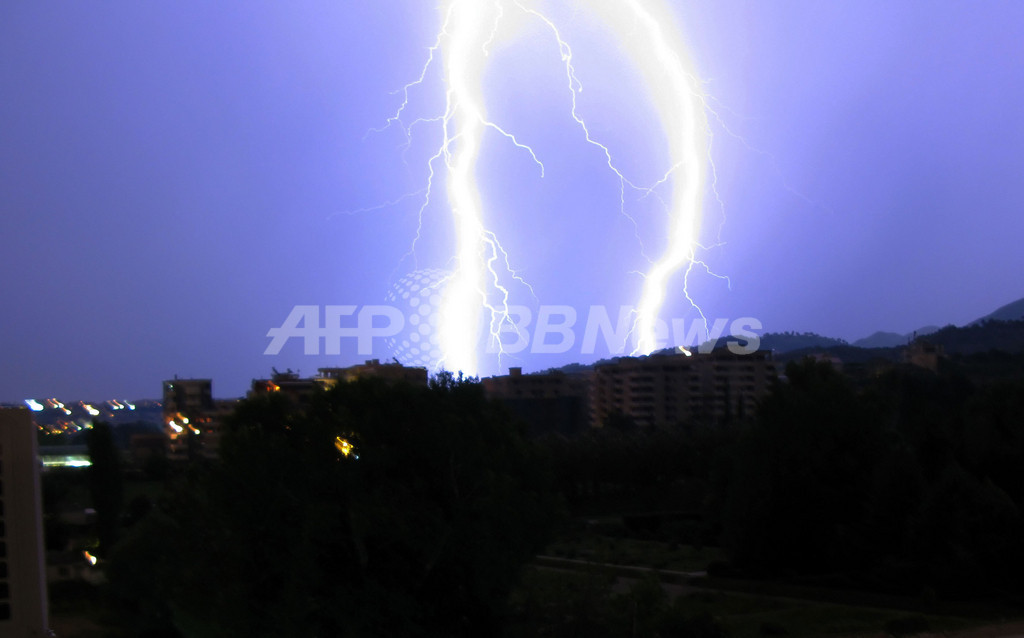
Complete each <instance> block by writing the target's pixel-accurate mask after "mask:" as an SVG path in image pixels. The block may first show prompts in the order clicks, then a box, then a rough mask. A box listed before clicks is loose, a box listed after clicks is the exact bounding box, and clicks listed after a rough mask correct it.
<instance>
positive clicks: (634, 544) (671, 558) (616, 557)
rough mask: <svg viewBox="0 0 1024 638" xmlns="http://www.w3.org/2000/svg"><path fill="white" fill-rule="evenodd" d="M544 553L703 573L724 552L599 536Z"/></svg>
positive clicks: (560, 543)
mask: <svg viewBox="0 0 1024 638" xmlns="http://www.w3.org/2000/svg"><path fill="white" fill-rule="evenodd" d="M544 553H545V554H546V555H549V556H556V557H558V558H572V559H577V560H586V561H593V562H597V563H611V564H613V565H633V566H637V567H651V568H654V569H665V570H670V571H680V572H695V571H703V570H704V569H705V568H707V566H708V563H711V562H713V561H716V560H721V558H722V552H721V550H719V549H718V548H715V547H693V546H691V545H678V544H671V543H663V542H659V541H649V540H639V539H635V538H616V537H610V536H599V535H584V536H582V537H579V538H574V539H570V540H561V541H557V542H554V543H552V544H551V545H549V546H548V547H547V548H546V550H545V551H544Z"/></svg>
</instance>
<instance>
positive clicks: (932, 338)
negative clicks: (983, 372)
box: [927, 311, 1024, 355]
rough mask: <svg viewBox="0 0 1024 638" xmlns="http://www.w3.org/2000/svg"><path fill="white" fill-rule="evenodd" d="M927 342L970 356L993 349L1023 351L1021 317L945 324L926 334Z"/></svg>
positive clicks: (948, 351)
mask: <svg viewBox="0 0 1024 638" xmlns="http://www.w3.org/2000/svg"><path fill="white" fill-rule="evenodd" d="M997 312H998V311H997ZM927 341H928V342H929V343H933V344H936V345H940V346H942V347H943V349H945V351H946V354H965V355H970V354H977V353H981V352H989V351H992V350H997V351H1001V352H1009V353H1019V352H1024V320H1019V321H1001V320H998V319H985V320H980V321H975V322H973V323H970V324H968V325H966V326H964V327H963V328H958V327H956V326H946V327H945V328H943V329H941V330H939V331H938V332H936V333H933V334H930V335H928V338H927Z"/></svg>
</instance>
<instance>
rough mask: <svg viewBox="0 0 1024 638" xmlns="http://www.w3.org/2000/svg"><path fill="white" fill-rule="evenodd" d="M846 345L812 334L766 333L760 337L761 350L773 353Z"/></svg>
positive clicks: (840, 341) (838, 340)
mask: <svg viewBox="0 0 1024 638" xmlns="http://www.w3.org/2000/svg"><path fill="white" fill-rule="evenodd" d="M846 345H849V344H848V343H847V342H846V341H845V340H843V339H834V338H832V337H824V336H822V335H819V334H815V333H813V332H766V333H764V334H763V335H762V336H761V350H774V351H775V352H790V351H792V350H803V349H805V348H831V347H833V346H846Z"/></svg>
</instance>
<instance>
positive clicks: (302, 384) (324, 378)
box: [249, 359, 427, 404]
mask: <svg viewBox="0 0 1024 638" xmlns="http://www.w3.org/2000/svg"><path fill="white" fill-rule="evenodd" d="M318 372H319V374H318V375H317V376H315V377H300V376H299V374H298V373H297V372H292V371H291V370H288V371H286V372H278V371H277V370H274V374H273V375H272V376H271V377H270V378H269V379H253V381H252V386H251V388H250V390H249V396H250V397H253V396H258V395H261V394H270V393H275V392H280V393H282V394H283V395H285V396H287V397H289V398H291V399H292V400H293V401H295V402H296V403H299V404H302V403H304V402H306V401H307V400H308V399H309V397H310V395H312V394H313V393H314V392H317V391H320V390H326V389H328V388H330V387H333V386H334V385H335V384H337V383H350V382H352V381H355V380H357V379H384V380H386V381H389V382H392V383H411V384H413V385H423V386H425V385H427V369H426V368H407V367H405V366H403V365H402V364H400V363H381V362H380V360H378V359H371V360H369V361H367V362H366V363H364V364H359V365H354V366H350V367H347V368H320V369H319V371H318Z"/></svg>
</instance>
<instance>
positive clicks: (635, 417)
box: [590, 348, 776, 427]
mask: <svg viewBox="0 0 1024 638" xmlns="http://www.w3.org/2000/svg"><path fill="white" fill-rule="evenodd" d="M775 375H776V370H775V363H774V361H773V360H772V356H771V353H770V352H767V351H758V352H754V353H750V354H735V353H733V352H730V351H729V350H728V349H726V348H722V349H718V350H715V351H713V352H709V353H693V354H690V355H688V354H684V353H681V352H671V353H658V354H653V355H650V356H647V357H636V358H634V357H624V358H620V359H616V360H615V361H613V362H611V363H606V364H603V365H599V366H597V368H596V369H595V370H594V374H593V376H592V378H591V387H590V414H591V425H593V426H595V427H602V426H603V425H605V424H606V423H607V422H608V420H609V419H610V418H616V417H625V418H628V419H630V420H632V421H633V422H634V423H635V424H636V425H637V426H640V427H648V426H661V427H664V426H672V425H676V424H679V423H687V422H694V421H703V422H711V423H717V422H723V421H729V420H734V419H740V420H742V419H744V418H747V417H750V416H753V414H754V410H755V409H756V405H757V401H758V399H760V398H761V397H762V396H764V395H765V394H766V393H767V392H768V390H769V389H770V386H771V381H772V379H773V378H774V377H775Z"/></svg>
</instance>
